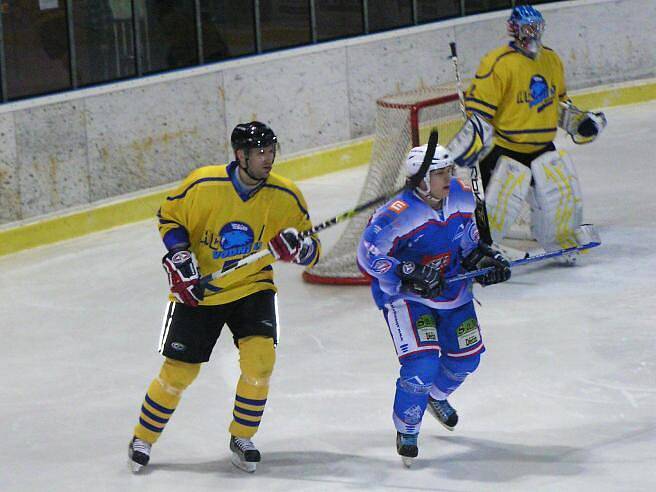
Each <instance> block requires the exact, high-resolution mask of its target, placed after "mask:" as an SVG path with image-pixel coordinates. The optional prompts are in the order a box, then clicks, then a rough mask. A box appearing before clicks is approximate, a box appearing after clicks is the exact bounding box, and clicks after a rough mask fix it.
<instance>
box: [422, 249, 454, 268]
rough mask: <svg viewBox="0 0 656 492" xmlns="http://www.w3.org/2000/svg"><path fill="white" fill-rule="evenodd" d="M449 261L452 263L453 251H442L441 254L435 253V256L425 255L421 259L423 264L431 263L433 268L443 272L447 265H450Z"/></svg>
mask: <svg viewBox="0 0 656 492" xmlns="http://www.w3.org/2000/svg"><path fill="white" fill-rule="evenodd" d="M449 263H451V253H448V252H447V253H440V254H439V255H433V256H424V257H423V258H422V259H421V264H422V265H430V266H432V267H433V268H438V269H439V270H441V271H442V272H444V270H445V269H446V267H447V266H449Z"/></svg>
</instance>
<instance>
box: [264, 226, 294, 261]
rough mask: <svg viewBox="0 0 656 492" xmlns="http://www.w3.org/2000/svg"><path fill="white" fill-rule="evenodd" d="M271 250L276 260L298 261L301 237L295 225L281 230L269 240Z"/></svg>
mask: <svg viewBox="0 0 656 492" xmlns="http://www.w3.org/2000/svg"><path fill="white" fill-rule="evenodd" d="M269 250H270V251H271V254H272V255H273V257H274V258H275V259H276V260H282V261H289V262H294V261H298V253H299V252H300V250H301V238H300V237H299V236H298V231H297V230H296V229H294V228H293V227H289V228H287V229H285V230H282V231H280V232H279V233H278V234H276V236H275V237H274V238H273V239H272V240H271V241H269Z"/></svg>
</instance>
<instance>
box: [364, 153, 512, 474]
mask: <svg viewBox="0 0 656 492" xmlns="http://www.w3.org/2000/svg"><path fill="white" fill-rule="evenodd" d="M426 151H427V146H426V145H424V146H422V147H415V148H413V149H412V150H411V151H410V153H409V154H408V157H407V159H406V173H407V176H408V177H409V178H410V177H411V176H414V175H415V174H417V173H418V172H419V170H420V168H421V164H422V161H423V159H424V156H425V155H426ZM452 175H453V160H452V158H451V157H450V156H449V154H448V151H447V150H446V149H445V148H444V147H442V146H441V145H438V146H437V149H436V151H435V154H434V157H433V159H432V162H431V164H430V165H429V168H428V171H427V172H426V175H425V176H424V177H423V178H422V179H421V181H420V183H419V186H417V187H416V188H415V189H406V190H405V191H403V192H402V193H400V194H398V195H396V196H395V197H394V198H392V199H391V200H390V201H389V202H387V203H386V204H385V205H383V206H382V207H380V208H379V209H378V210H376V212H375V213H374V215H373V216H372V218H371V220H370V222H369V224H368V226H367V227H366V228H365V230H364V232H363V234H362V238H361V240H360V244H359V247H358V263H359V265H360V268H361V269H363V270H364V271H365V272H366V273H367V274H369V275H370V276H371V277H372V282H371V290H372V294H373V297H374V300H375V302H376V305H377V306H378V308H379V309H381V311H382V313H383V315H384V317H385V320H386V322H387V325H388V327H389V331H390V334H391V336H392V340H393V341H394V346H395V348H396V353H397V356H398V358H399V362H400V364H401V369H400V377H399V378H398V379H397V381H396V396H395V399H394V411H393V420H394V425H395V427H396V430H397V451H398V453H399V455H401V457H402V458H403V461H404V463H405V464H406V466H410V463H411V462H412V458H415V457H416V456H417V454H418V447H417V437H418V435H419V428H420V426H421V422H422V418H423V415H424V411H425V410H426V408H427V407H428V410H429V412H430V413H431V414H432V415H433V416H434V417H435V418H436V419H437V420H438V421H440V423H442V425H444V426H445V427H446V428H447V429H449V430H453V428H454V426H455V425H456V423H457V422H458V415H457V413H456V411H455V410H454V409H453V407H451V405H450V404H449V402H448V401H447V397H448V396H449V395H450V394H451V393H453V391H455V390H456V389H457V388H458V387H459V386H460V385H461V384H462V383H463V381H464V380H465V378H466V377H467V376H468V375H469V374H471V373H473V372H474V371H475V370H476V368H477V367H478V363H479V359H480V355H481V353H483V351H484V350H485V348H484V345H483V340H482V338H481V332H480V329H479V326H478V320H477V318H476V312H475V311H474V304H473V302H472V300H473V294H472V281H471V280H463V281H459V282H453V283H448V284H447V283H446V282H445V280H444V279H445V278H448V277H451V276H453V275H458V274H460V273H463V272H465V271H470V270H474V269H478V268H484V267H489V266H491V267H494V268H493V270H492V271H491V272H490V273H488V274H487V275H486V276H484V277H479V278H478V279H477V281H478V282H479V283H480V284H482V285H491V284H495V283H499V282H504V281H506V280H508V279H509V278H510V267H509V264H508V261H507V260H506V259H505V258H504V257H503V256H502V255H501V254H500V253H498V252H497V251H495V250H493V249H492V248H490V247H489V246H488V245H486V244H485V243H483V242H479V235H478V229H477V227H476V221H475V219H474V209H475V201H474V196H473V194H472V192H471V190H470V188H469V187H467V186H466V185H465V184H464V183H463V182H462V181H460V180H458V179H455V178H453V177H452Z"/></svg>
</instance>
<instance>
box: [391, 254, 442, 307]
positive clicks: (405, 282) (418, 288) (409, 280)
mask: <svg viewBox="0 0 656 492" xmlns="http://www.w3.org/2000/svg"><path fill="white" fill-rule="evenodd" d="M396 274H397V275H398V276H399V278H400V279H401V289H402V290H404V291H406V292H411V293H413V294H417V295H418V296H421V297H423V298H425V299H432V298H434V297H437V296H439V295H440V293H441V292H442V290H443V289H444V279H442V273H441V272H440V270H439V269H438V268H435V267H433V266H431V265H418V264H417V263H414V262H412V261H404V262H403V263H401V264H400V265H398V266H397V267H396Z"/></svg>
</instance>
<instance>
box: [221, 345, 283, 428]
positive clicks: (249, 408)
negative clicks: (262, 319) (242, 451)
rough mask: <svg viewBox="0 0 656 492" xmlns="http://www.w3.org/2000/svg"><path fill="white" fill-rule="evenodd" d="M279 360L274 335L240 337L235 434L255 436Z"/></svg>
mask: <svg viewBox="0 0 656 492" xmlns="http://www.w3.org/2000/svg"><path fill="white" fill-rule="evenodd" d="M275 360H276V353H275V349H274V346H273V339H272V338H266V337H262V336H253V337H246V338H242V339H240V340H239V366H240V367H241V376H240V378H239V382H238V383H237V394H236V395H235V407H234V411H233V414H232V418H233V420H232V423H231V424H230V429H229V430H230V434H231V435H233V436H236V437H243V438H251V437H253V435H255V433H256V432H257V429H258V427H259V425H260V420H261V419H262V414H263V413H264V406H265V405H266V401H267V395H268V394H269V378H270V377H271V373H272V372H273V365H274V363H275Z"/></svg>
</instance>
